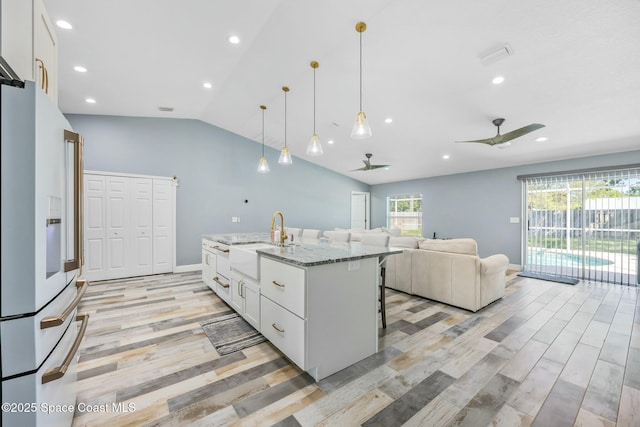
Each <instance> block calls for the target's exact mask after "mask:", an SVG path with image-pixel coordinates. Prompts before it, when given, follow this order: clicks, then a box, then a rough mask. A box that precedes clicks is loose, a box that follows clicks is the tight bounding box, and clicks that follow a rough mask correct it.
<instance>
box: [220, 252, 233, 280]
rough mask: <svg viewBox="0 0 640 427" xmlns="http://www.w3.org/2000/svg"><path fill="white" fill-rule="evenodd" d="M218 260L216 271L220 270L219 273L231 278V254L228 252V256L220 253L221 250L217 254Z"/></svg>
mask: <svg viewBox="0 0 640 427" xmlns="http://www.w3.org/2000/svg"><path fill="white" fill-rule="evenodd" d="M216 260H217V264H216V271H217V272H218V275H222V276H224V277H226V278H229V275H230V273H231V268H230V266H229V254H227V256H224V255H220V252H218V254H217V255H216Z"/></svg>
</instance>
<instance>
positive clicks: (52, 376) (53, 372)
mask: <svg viewBox="0 0 640 427" xmlns="http://www.w3.org/2000/svg"><path fill="white" fill-rule="evenodd" d="M76 320H79V321H82V325H81V326H80V331H79V332H78V336H77V337H76V340H75V341H74V342H73V347H71V351H69V354H67V357H65V359H64V361H63V362H62V365H60V366H58V367H57V368H51V369H47V371H46V372H45V373H44V374H43V375H42V384H46V383H48V382H50V381H55V380H57V379H60V378H62V377H64V374H66V373H67V369H69V365H71V362H72V361H73V358H74V356H75V355H76V353H77V352H78V349H79V348H80V343H81V342H82V338H84V333H85V332H86V331H87V325H88V324H89V313H82V314H78V315H77V316H76Z"/></svg>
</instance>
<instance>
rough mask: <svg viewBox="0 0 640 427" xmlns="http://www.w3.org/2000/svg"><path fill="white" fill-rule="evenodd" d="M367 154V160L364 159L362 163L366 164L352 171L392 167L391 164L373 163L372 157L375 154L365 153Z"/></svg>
mask: <svg viewBox="0 0 640 427" xmlns="http://www.w3.org/2000/svg"><path fill="white" fill-rule="evenodd" d="M365 156H366V157H367V158H366V160H363V161H362V163H364V166H363V167H361V168H358V169H352V170H351V172H355V171H372V170H374V169H380V168H383V169H389V168H390V167H391V165H372V164H371V157H372V156H373V154H371V153H367V154H365Z"/></svg>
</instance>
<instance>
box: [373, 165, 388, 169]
mask: <svg viewBox="0 0 640 427" xmlns="http://www.w3.org/2000/svg"><path fill="white" fill-rule="evenodd" d="M390 167H391V165H371V169H380V168H390Z"/></svg>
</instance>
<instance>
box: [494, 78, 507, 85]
mask: <svg viewBox="0 0 640 427" xmlns="http://www.w3.org/2000/svg"><path fill="white" fill-rule="evenodd" d="M502 82H504V77H502V76H496V77H494V78H493V80H491V83H493V84H494V85H499V84H500V83H502Z"/></svg>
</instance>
